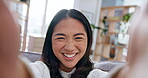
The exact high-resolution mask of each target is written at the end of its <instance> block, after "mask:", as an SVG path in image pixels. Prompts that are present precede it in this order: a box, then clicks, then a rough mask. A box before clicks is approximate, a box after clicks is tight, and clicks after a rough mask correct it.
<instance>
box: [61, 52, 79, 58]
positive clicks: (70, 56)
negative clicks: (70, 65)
mask: <svg viewBox="0 0 148 78" xmlns="http://www.w3.org/2000/svg"><path fill="white" fill-rule="evenodd" d="M62 54H63V55H64V56H65V57H68V58H72V57H74V56H76V55H77V54H78V53H74V54H66V53H62Z"/></svg>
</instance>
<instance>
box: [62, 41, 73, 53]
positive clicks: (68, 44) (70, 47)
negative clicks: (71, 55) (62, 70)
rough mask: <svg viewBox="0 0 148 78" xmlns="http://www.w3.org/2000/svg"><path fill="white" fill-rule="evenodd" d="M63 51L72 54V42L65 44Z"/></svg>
mask: <svg viewBox="0 0 148 78" xmlns="http://www.w3.org/2000/svg"><path fill="white" fill-rule="evenodd" d="M64 48H65V50H67V51H68V52H72V51H73V50H74V49H75V45H74V43H73V42H67V43H66V44H65V47H64Z"/></svg>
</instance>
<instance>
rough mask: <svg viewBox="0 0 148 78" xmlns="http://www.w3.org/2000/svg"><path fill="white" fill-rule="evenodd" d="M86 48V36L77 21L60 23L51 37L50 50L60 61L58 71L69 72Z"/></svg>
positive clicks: (70, 20)
mask: <svg viewBox="0 0 148 78" xmlns="http://www.w3.org/2000/svg"><path fill="white" fill-rule="evenodd" d="M86 48H87V34H86V32H85V29H84V27H83V24H82V23H81V22H79V21H78V20H75V19H72V18H67V19H64V20H62V21H60V22H59V23H58V24H57V25H56V27H55V29H54V32H53V35H52V49H53V52H54V54H55V56H56V57H57V58H58V59H59V60H60V69H61V70H63V71H65V72H70V71H71V70H72V69H73V68H74V67H75V65H76V64H77V63H78V61H79V60H80V59H81V58H82V57H83V55H84V54H85V52H86Z"/></svg>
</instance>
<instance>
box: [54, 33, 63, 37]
mask: <svg viewBox="0 0 148 78" xmlns="http://www.w3.org/2000/svg"><path fill="white" fill-rule="evenodd" d="M54 36H65V34H63V33H57V34H55V35H54Z"/></svg>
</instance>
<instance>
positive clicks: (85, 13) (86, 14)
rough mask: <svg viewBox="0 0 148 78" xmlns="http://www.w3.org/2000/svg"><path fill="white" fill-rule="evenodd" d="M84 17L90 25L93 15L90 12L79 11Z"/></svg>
mask: <svg viewBox="0 0 148 78" xmlns="http://www.w3.org/2000/svg"><path fill="white" fill-rule="evenodd" d="M81 12H82V13H83V14H84V15H85V17H86V18H87V19H88V21H89V22H90V24H91V23H92V22H93V13H92V12H88V11H84V10H82V11H81Z"/></svg>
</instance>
